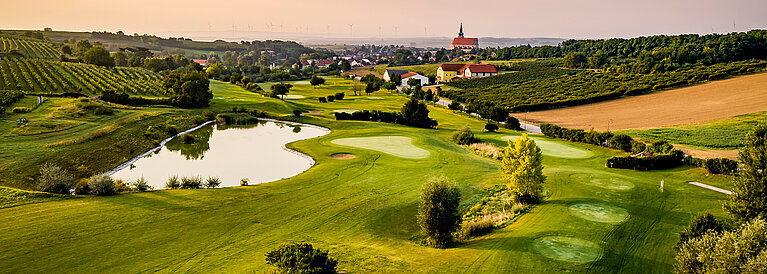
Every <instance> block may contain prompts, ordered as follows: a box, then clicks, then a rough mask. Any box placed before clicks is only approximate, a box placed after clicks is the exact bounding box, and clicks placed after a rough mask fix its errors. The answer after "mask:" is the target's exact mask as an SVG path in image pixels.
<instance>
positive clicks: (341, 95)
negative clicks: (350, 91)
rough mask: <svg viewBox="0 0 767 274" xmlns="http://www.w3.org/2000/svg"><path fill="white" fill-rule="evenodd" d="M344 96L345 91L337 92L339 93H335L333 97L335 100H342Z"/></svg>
mask: <svg viewBox="0 0 767 274" xmlns="http://www.w3.org/2000/svg"><path fill="white" fill-rule="evenodd" d="M345 96H346V93H343V92H339V93H336V94H335V96H334V97H335V98H336V100H343V99H344V97H345Z"/></svg>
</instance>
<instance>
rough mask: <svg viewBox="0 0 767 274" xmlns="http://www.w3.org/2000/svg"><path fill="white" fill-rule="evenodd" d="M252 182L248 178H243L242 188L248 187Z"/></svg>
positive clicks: (241, 181)
mask: <svg viewBox="0 0 767 274" xmlns="http://www.w3.org/2000/svg"><path fill="white" fill-rule="evenodd" d="M249 181H250V180H249V179H248V178H242V179H241V180H240V186H247V185H248V182H249Z"/></svg>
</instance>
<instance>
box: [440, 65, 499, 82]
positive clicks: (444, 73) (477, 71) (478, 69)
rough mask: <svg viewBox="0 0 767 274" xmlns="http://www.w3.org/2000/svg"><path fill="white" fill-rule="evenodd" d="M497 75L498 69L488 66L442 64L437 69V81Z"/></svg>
mask: <svg viewBox="0 0 767 274" xmlns="http://www.w3.org/2000/svg"><path fill="white" fill-rule="evenodd" d="M497 74H498V69H497V68H496V67H495V66H493V65H490V64H442V65H439V67H438V68H437V81H438V82H449V81H452V80H453V79H456V78H457V79H471V78H482V77H487V76H493V75H497Z"/></svg>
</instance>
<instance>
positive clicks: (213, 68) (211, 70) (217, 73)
mask: <svg viewBox="0 0 767 274" xmlns="http://www.w3.org/2000/svg"><path fill="white" fill-rule="evenodd" d="M205 72H206V73H207V74H208V75H209V76H210V77H211V78H213V79H218V78H220V77H221V73H222V72H223V68H222V67H221V64H219V63H214V64H211V65H210V66H208V68H207V69H205Z"/></svg>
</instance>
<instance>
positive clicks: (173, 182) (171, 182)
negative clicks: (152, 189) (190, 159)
mask: <svg viewBox="0 0 767 274" xmlns="http://www.w3.org/2000/svg"><path fill="white" fill-rule="evenodd" d="M180 187H181V182H179V181H178V176H176V175H171V176H170V177H168V182H167V183H165V188H167V189H177V188H180Z"/></svg>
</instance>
